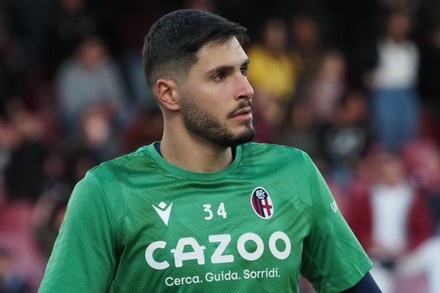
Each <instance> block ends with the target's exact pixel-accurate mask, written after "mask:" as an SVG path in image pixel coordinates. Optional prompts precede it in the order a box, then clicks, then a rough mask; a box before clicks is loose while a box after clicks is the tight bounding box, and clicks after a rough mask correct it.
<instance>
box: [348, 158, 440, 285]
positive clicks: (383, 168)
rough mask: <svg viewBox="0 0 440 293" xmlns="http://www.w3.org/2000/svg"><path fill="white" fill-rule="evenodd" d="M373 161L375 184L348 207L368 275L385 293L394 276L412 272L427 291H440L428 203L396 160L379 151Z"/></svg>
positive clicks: (436, 243)
mask: <svg viewBox="0 0 440 293" xmlns="http://www.w3.org/2000/svg"><path fill="white" fill-rule="evenodd" d="M376 159H377V161H375V162H374V164H375V166H376V168H375V179H374V181H373V182H371V185H370V186H369V188H367V189H363V190H362V191H361V192H359V193H357V194H351V195H350V196H351V202H350V207H349V208H348V209H347V211H348V212H349V215H348V222H349V224H350V225H351V227H352V229H353V232H354V233H355V234H356V235H357V237H358V239H359V241H360V242H361V244H362V245H363V247H364V249H365V250H366V251H367V253H368V254H369V256H370V257H371V258H372V260H373V263H374V266H373V270H372V275H373V276H374V277H375V279H376V280H377V282H378V284H379V287H380V288H381V289H382V290H383V292H384V293H387V292H394V288H395V287H396V285H397V283H395V282H396V280H397V278H403V277H408V276H416V275H417V274H424V275H425V276H426V279H427V285H428V288H429V292H430V293H434V292H439V290H440V287H439V285H440V283H439V279H438V276H439V275H438V273H439V263H440V262H439V258H440V246H439V243H440V242H439V241H438V240H435V238H432V237H433V234H432V232H433V230H432V228H433V222H432V218H431V216H430V215H431V214H430V211H429V209H428V206H427V203H426V201H425V199H424V197H422V195H421V194H420V193H419V192H418V191H417V190H416V189H415V188H414V187H413V186H412V185H411V183H410V181H409V180H408V177H407V175H406V174H405V171H404V168H403V165H402V162H401V160H400V158H399V157H397V156H394V155H390V154H384V153H382V154H379V155H378V157H377V158H376ZM428 256H429V257H428ZM419 292H420V291H419Z"/></svg>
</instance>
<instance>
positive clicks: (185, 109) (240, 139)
mask: <svg viewBox="0 0 440 293" xmlns="http://www.w3.org/2000/svg"><path fill="white" fill-rule="evenodd" d="M181 101H182V103H181V109H182V116H183V121H184V123H185V127H186V129H188V131H190V132H191V133H194V134H196V135H197V136H199V137H201V138H203V139H205V140H207V141H210V142H212V143H214V144H217V145H220V146H224V147H236V146H238V145H240V144H243V143H247V142H249V141H251V140H252V139H253V138H254V137H255V130H254V127H253V125H252V121H251V122H248V123H247V124H245V125H243V126H244V130H242V131H240V132H239V133H234V132H232V131H230V130H229V129H228V128H227V127H226V126H225V125H223V124H222V123H221V122H220V121H219V120H218V119H217V118H215V117H214V116H212V115H210V114H209V113H208V112H206V111H204V110H202V109H201V108H200V107H199V106H198V105H197V104H196V103H194V102H193V100H192V99H191V97H189V96H188V95H185V96H184V97H182V99H181ZM245 107H251V108H252V103H251V101H250V100H249V101H247V102H242V103H240V104H239V105H238V106H237V107H236V108H235V109H234V110H233V111H231V112H230V113H228V114H227V115H226V116H225V117H226V118H231V117H233V115H234V113H235V112H237V111H238V110H240V109H243V108H245Z"/></svg>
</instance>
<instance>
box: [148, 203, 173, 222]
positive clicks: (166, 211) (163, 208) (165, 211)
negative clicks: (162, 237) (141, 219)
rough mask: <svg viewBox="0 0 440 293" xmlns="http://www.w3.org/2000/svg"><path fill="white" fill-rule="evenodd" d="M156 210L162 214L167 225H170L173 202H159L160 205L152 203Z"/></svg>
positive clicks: (161, 216)
mask: <svg viewBox="0 0 440 293" xmlns="http://www.w3.org/2000/svg"><path fill="white" fill-rule="evenodd" d="M152 206H153V208H154V209H155V210H156V213H157V214H158V215H159V216H160V218H161V219H162V221H163V222H164V223H165V225H167V226H168V221H169V220H170V214H171V208H172V207H173V203H170V204H169V205H167V204H166V203H164V202H163V201H162V202H161V203H160V204H159V206H158V207H156V206H154V205H152Z"/></svg>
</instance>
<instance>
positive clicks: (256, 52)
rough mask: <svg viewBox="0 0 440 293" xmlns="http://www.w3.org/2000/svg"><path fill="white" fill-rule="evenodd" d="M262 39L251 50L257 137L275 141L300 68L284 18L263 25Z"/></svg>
mask: <svg viewBox="0 0 440 293" xmlns="http://www.w3.org/2000/svg"><path fill="white" fill-rule="evenodd" d="M261 38H262V41H261V42H258V43H255V44H253V45H251V46H250V48H249V49H248V50H247V53H248V55H249V58H250V59H251V60H252V65H251V66H250V67H249V72H248V78H249V81H250V82H251V83H252V84H253V85H254V88H255V110H256V112H257V113H256V114H257V117H258V118H259V119H257V120H256V121H255V122H256V128H257V129H259V133H258V134H257V137H256V140H260V141H273V139H274V136H275V135H276V134H275V133H276V129H277V127H278V126H279V125H280V123H281V122H282V121H283V119H284V116H285V115H286V111H287V106H288V105H289V104H290V102H291V101H292V98H293V95H294V93H295V87H296V79H297V78H298V68H297V67H296V66H295V63H294V61H293V59H292V56H291V55H290V54H289V51H288V48H289V47H288V32H287V27H286V24H285V23H284V21H283V20H282V19H281V18H277V17H274V18H271V19H269V20H267V21H266V22H265V23H264V25H263V30H262V33H261Z"/></svg>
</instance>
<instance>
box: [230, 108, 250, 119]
mask: <svg viewBox="0 0 440 293" xmlns="http://www.w3.org/2000/svg"><path fill="white" fill-rule="evenodd" d="M231 118H234V119H238V120H243V121H245V120H250V119H252V108H251V107H246V108H242V109H240V110H238V111H236V112H234V114H233V115H232V117H231Z"/></svg>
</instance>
